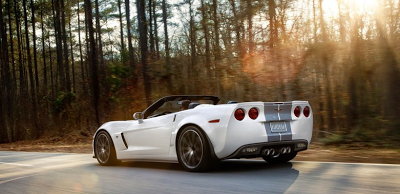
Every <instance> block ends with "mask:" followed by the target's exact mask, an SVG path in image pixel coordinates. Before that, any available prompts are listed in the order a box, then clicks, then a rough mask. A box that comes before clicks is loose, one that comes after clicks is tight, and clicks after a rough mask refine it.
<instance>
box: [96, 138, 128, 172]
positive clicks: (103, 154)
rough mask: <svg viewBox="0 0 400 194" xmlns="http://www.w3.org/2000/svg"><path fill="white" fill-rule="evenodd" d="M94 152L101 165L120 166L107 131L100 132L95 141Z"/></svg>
mask: <svg viewBox="0 0 400 194" xmlns="http://www.w3.org/2000/svg"><path fill="white" fill-rule="evenodd" d="M94 146H95V147H94V151H95V154H96V158H97V161H98V162H99V164H100V165H103V166H110V165H116V164H119V163H120V162H121V161H119V160H117V154H116V153H115V147H114V143H113V141H112V139H111V137H110V135H109V134H108V133H107V132H106V131H100V132H99V133H98V134H97V135H96V139H95V140H94Z"/></svg>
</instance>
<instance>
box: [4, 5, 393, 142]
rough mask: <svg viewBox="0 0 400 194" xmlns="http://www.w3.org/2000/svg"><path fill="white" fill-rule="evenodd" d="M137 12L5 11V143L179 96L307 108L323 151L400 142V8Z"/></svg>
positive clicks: (156, 8)
mask: <svg viewBox="0 0 400 194" xmlns="http://www.w3.org/2000/svg"><path fill="white" fill-rule="evenodd" d="M31 2H33V4H34V5H31ZM96 2H98V5H97V4H96ZM125 3H127V4H125ZM136 3H137V2H136V1H133V0H130V1H128V0H126V1H125V0H124V1H122V0H112V1H104V0H100V1H93V2H92V1H89V0H84V1H61V0H52V1H50V0H43V1H28V0H22V1H11V0H3V1H2V5H1V9H0V10H1V12H0V16H1V17H0V18H1V20H0V22H1V28H0V30H1V31H0V32H1V33H0V43H1V50H0V53H1V58H0V83H1V85H0V99H1V102H0V129H6V130H0V143H1V142H9V141H15V140H19V139H29V138H32V139H34V138H38V137H40V135H42V134H44V133H46V132H49V131H51V130H54V131H57V133H59V134H63V133H64V132H68V131H73V130H82V131H85V130H88V131H91V132H93V131H94V130H95V129H96V128H97V127H98V125H100V124H101V122H105V121H108V120H118V119H130V118H131V115H132V113H133V112H135V111H140V110H143V109H144V108H145V107H146V104H148V103H149V102H151V101H153V100H155V99H157V98H159V97H161V96H164V95H172V94H209V95H218V96H220V97H221V99H224V100H223V101H226V100H237V101H253V100H261V101H290V100H308V101H309V102H310V104H311V106H312V108H313V114H314V136H313V140H314V141H322V142H325V143H327V144H351V143H355V142H362V143H363V144H369V143H371V142H372V143H373V144H375V143H378V142H377V140H378V139H384V140H385V141H389V142H396V141H398V140H399V138H400V130H399V129H400V101H399V100H398V99H400V85H399V84H398V83H399V82H400V76H399V75H400V65H399V62H398V61H400V45H399V44H397V43H398V42H399V40H400V34H399V33H398V32H397V30H396V29H397V28H398V21H400V7H399V6H400V0H385V1H380V0H370V1H362V0H354V1H343V0H323V1H322V0H280V1H278V0H249V1H236V0H221V1H215V0H190V1H188V0H178V1H166V0H154V1H144V0H138V3H140V5H143V6H142V7H141V8H142V9H141V10H136V6H134V4H136ZM89 5H90V6H89ZM90 7H92V8H93V9H90ZM32 8H34V9H32ZM128 8H133V9H134V10H130V11H127V9H128ZM143 8H144V9H143ZM85 9H86V10H85ZM97 10H98V11H97ZM97 12H98V13H97ZM131 13H135V14H137V15H131ZM91 15H93V18H91V17H90V16H91ZM96 16H98V17H96ZM139 16H140V17H139ZM150 16H151V17H150ZM164 16H165V18H164ZM150 18H152V20H150ZM140 20H145V21H141V22H139V21H140ZM90 22H92V24H89V23H90ZM33 25H34V26H35V32H36V36H35V35H34V33H33V32H32V29H33ZM138 29H139V30H138ZM34 45H36V47H35V48H36V49H34ZM35 56H37V57H35ZM41 99H42V100H41ZM43 99H45V100H43ZM325 134H335V135H328V136H326V135H325Z"/></svg>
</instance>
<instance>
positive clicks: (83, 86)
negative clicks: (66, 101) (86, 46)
mask: <svg viewBox="0 0 400 194" xmlns="http://www.w3.org/2000/svg"><path fill="white" fill-rule="evenodd" d="M119 1H120V0H119ZM77 6H78V10H77V15H78V46H79V57H80V66H81V80H82V81H81V84H82V88H83V92H84V93H85V94H86V92H87V91H86V82H85V67H84V63H83V52H82V42H81V19H80V16H79V15H80V11H79V1H78V3H77Z"/></svg>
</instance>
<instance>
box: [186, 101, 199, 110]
mask: <svg viewBox="0 0 400 194" xmlns="http://www.w3.org/2000/svg"><path fill="white" fill-rule="evenodd" d="M198 105H200V103H198V102H191V103H190V104H189V109H192V108H194V107H196V106H198Z"/></svg>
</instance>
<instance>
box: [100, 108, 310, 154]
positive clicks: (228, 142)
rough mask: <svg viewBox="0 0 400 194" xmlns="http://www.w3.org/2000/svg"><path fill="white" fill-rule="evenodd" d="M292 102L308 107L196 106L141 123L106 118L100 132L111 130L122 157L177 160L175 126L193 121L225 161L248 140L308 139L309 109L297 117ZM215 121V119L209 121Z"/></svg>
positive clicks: (255, 142) (264, 141)
mask: <svg viewBox="0 0 400 194" xmlns="http://www.w3.org/2000/svg"><path fill="white" fill-rule="evenodd" d="M296 106H300V107H301V110H303V108H304V107H306V106H308V107H310V105H309V103H308V102H307V101H292V102H284V103H272V102H271V103H266V102H245V103H237V104H221V105H199V106H197V107H195V108H194V109H188V110H184V111H179V112H175V113H171V114H167V115H164V116H159V117H155V118H148V119H144V120H143V122H142V123H139V121H138V120H131V121H113V122H108V123H105V124H104V125H102V126H101V127H100V128H99V130H106V131H107V132H108V133H109V134H110V136H111V138H112V140H113V142H114V146H115V149H116V153H117V158H118V159H120V160H131V159H132V160H159V161H173V162H177V161H178V159H177V156H176V148H175V142H176V138H177V134H178V132H179V130H181V129H182V128H183V127H184V126H185V125H196V126H198V127H199V128H201V129H202V130H203V131H204V133H205V134H206V135H207V137H208V138H209V140H210V143H211V145H212V148H213V150H214V153H215V155H216V156H217V157H218V158H220V159H224V158H226V157H229V156H230V155H232V154H233V153H234V152H235V151H237V150H238V149H239V148H240V147H241V146H244V145H248V144H257V143H266V142H280V141H293V140H307V142H308V143H310V141H311V136H312V128H313V114H312V110H311V107H310V116H309V117H305V116H304V115H303V113H302V114H301V115H300V117H299V118H297V117H296V116H295V115H294V113H293V112H294V111H293V110H294V108H295V107H296ZM253 107H255V108H257V109H258V110H259V116H258V117H257V118H256V119H255V120H252V119H251V118H250V117H249V116H248V111H249V110H250V109H251V108H253ZM238 108H242V109H244V110H245V112H246V116H245V118H244V119H243V120H242V121H238V120H236V119H235V117H234V112H235V110H236V109H238ZM216 119H219V122H216V123H209V121H211V120H216ZM271 122H284V123H286V127H287V132H282V133H273V132H271V129H270V125H271ZM99 130H98V131H99ZM96 133H97V132H96ZM121 133H123V136H124V138H125V142H126V144H127V146H126V145H125V144H124V141H123V138H122V135H121Z"/></svg>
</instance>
